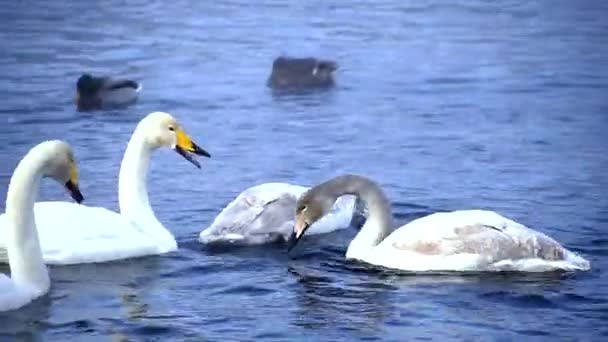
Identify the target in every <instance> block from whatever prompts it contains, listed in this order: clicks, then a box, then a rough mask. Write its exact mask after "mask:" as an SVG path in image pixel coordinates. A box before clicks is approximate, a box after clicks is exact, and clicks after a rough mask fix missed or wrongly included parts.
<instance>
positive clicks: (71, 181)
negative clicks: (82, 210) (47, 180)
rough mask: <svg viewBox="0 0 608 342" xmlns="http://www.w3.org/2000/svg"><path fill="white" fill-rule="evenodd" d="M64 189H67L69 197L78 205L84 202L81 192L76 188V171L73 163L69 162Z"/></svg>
mask: <svg viewBox="0 0 608 342" xmlns="http://www.w3.org/2000/svg"><path fill="white" fill-rule="evenodd" d="M65 188H66V189H68V191H69V192H70V196H72V198H73V199H74V201H76V203H78V204H80V202H82V201H83V200H84V196H82V192H80V188H78V170H76V164H74V161H70V171H69V176H68V181H67V182H65Z"/></svg>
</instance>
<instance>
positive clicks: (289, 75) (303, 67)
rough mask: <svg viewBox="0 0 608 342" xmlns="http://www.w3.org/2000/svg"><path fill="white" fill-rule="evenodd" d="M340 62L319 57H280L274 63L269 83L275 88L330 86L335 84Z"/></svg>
mask: <svg viewBox="0 0 608 342" xmlns="http://www.w3.org/2000/svg"><path fill="white" fill-rule="evenodd" d="M336 69H338V64H337V63H336V62H335V61H332V60H326V59H318V58H312V57H308V58H294V57H284V56H281V57H278V58H276V59H275V60H274V62H273V63H272V73H271V74H270V77H269V78H268V81H267V85H268V86H269V87H270V88H273V89H310V88H328V87H332V86H333V85H334V77H333V73H334V71H336Z"/></svg>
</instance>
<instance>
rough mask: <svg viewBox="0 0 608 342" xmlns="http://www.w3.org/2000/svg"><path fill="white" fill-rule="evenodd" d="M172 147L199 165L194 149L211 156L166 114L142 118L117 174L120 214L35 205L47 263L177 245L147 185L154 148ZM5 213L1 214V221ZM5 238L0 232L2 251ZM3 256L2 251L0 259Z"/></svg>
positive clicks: (163, 249) (133, 254) (53, 204)
mask: <svg viewBox="0 0 608 342" xmlns="http://www.w3.org/2000/svg"><path fill="white" fill-rule="evenodd" d="M161 146H170V147H173V148H174V149H175V150H176V151H177V152H179V153H180V154H181V155H183V156H184V157H186V158H187V159H188V160H189V161H191V162H193V163H194V164H195V165H197V166H199V167H200V165H199V164H198V162H196V161H195V160H194V159H192V157H191V156H190V153H194V154H199V155H204V156H207V157H208V156H209V154H208V153H207V152H205V151H204V150H203V149H201V148H200V147H198V146H197V145H196V144H194V143H193V142H192V140H191V139H190V138H189V137H188V136H187V135H186V134H185V133H184V132H183V131H182V129H181V128H180V126H179V125H178V124H177V122H176V121H175V119H174V118H173V117H172V116H171V115H170V114H168V113H162V112H155V113H151V114H149V115H148V116H146V117H145V118H143V119H142V120H141V121H140V123H139V124H138V125H137V127H136V128H135V131H134V132H133V135H132V137H131V139H130V141H129V143H128V145H127V149H126V151H125V154H124V157H123V160H122V164H121V167H120V174H119V179H118V201H119V207H120V213H117V212H114V211H111V210H108V209H105V208H102V207H90V206H83V205H75V204H73V203H68V202H53V201H51V202H38V203H36V205H35V206H34V212H35V217H36V220H37V221H38V222H39V224H38V231H39V234H40V243H41V245H42V254H43V258H44V261H45V263H46V264H60V265H67V264H80V263H94V262H107V261H112V260H120V259H126V258H134V257H141V256H145V255H156V254H164V253H169V252H173V251H175V250H177V242H176V241H175V238H174V237H173V235H172V234H171V232H169V230H167V229H166V228H165V227H164V226H163V224H162V223H161V222H160V221H158V219H157V218H156V216H155V215H154V211H153V210H152V208H151V206H150V203H149V200H148V192H147V188H146V173H147V169H148V164H149V162H150V157H151V154H152V152H153V151H154V150H155V149H157V148H159V147H161ZM5 219H6V218H4V217H2V216H0V224H2V223H1V222H2V220H5ZM2 245H3V237H2V235H1V233H0V250H2ZM2 258H3V255H2V253H0V261H1V259H2Z"/></svg>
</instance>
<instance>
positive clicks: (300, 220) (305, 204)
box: [287, 184, 338, 252]
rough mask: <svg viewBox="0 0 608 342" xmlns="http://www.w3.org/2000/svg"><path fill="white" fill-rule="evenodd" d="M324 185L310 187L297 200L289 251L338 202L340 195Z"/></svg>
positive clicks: (288, 243)
mask: <svg viewBox="0 0 608 342" xmlns="http://www.w3.org/2000/svg"><path fill="white" fill-rule="evenodd" d="M324 185H325V184H320V185H317V186H315V187H313V188H311V189H309V190H308V191H306V192H305V193H304V194H303V195H302V196H301V197H300V198H299V199H298V201H297V202H296V217H295V223H294V226H293V232H292V233H291V236H290V237H289V239H288V240H287V251H288V252H289V251H291V250H292V249H293V248H294V247H295V246H296V244H297V243H298V241H299V240H300V238H302V236H303V235H304V233H306V230H308V228H309V227H310V226H311V225H313V224H314V223H315V222H317V221H318V220H320V219H321V218H322V217H323V216H325V215H327V214H328V213H329V212H330V211H331V209H332V207H333V206H334V204H335V203H336V200H337V199H338V196H336V195H335V193H334V192H333V191H331V189H329V188H328V187H325V186H324Z"/></svg>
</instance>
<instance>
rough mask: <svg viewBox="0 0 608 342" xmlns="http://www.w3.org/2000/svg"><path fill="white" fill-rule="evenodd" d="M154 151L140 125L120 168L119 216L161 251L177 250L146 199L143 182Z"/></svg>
mask: <svg viewBox="0 0 608 342" xmlns="http://www.w3.org/2000/svg"><path fill="white" fill-rule="evenodd" d="M154 149H155V147H154V146H151V145H150V144H149V143H148V141H147V140H146V137H145V134H144V133H143V128H142V127H141V124H140V125H139V126H138V127H137V128H136V129H135V132H134V133H133V136H132V137H131V140H129V144H128V145H127V149H126V151H125V154H124V156H123V159H122V163H121V166H120V174H119V176H118V205H119V208H120V214H121V215H122V216H124V217H125V218H127V219H128V220H129V221H130V222H131V223H132V224H133V225H134V226H135V228H136V229H138V230H139V231H141V232H143V233H145V234H147V235H149V236H150V237H152V238H153V239H154V240H155V241H156V242H158V243H160V244H163V243H164V244H166V246H164V245H163V248H162V249H163V250H166V251H169V250H173V249H175V248H177V244H176V242H175V238H174V237H173V235H171V233H170V232H169V231H167V229H165V227H163V225H162V224H161V223H160V222H159V221H158V219H157V218H156V216H155V215H154V211H153V210H152V207H151V206H150V201H149V199H148V189H147V186H146V178H147V173H148V167H149V165H150V155H151V154H152V151H153V150H154Z"/></svg>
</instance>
